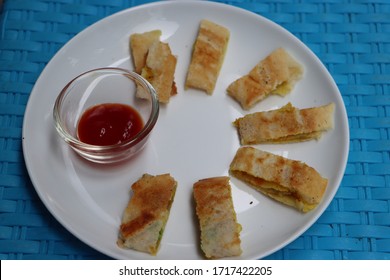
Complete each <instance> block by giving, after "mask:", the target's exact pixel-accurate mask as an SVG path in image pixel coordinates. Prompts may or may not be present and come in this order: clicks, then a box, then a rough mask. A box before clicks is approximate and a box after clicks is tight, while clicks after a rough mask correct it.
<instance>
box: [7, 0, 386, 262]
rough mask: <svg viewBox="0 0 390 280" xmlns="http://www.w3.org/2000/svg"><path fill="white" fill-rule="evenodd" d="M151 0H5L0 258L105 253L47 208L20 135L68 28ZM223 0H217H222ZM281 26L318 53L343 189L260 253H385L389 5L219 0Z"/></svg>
mask: <svg viewBox="0 0 390 280" xmlns="http://www.w3.org/2000/svg"><path fill="white" fill-rule="evenodd" d="M146 2H151V1H130V0H110V1H106V0H4V3H3V7H2V8H0V9H1V14H0V259H107V257H106V256H104V255H102V254H100V253H99V252H97V251H95V250H94V249H92V248H90V247H88V246H87V245H85V244H84V243H82V242H81V241H79V240H78V239H77V238H75V237H73V236H72V235H71V234H70V233H69V232H68V231H67V230H66V229H65V228H63V227H62V226H61V225H60V224H59V223H58V222H57V221H56V220H55V219H54V218H53V217H52V216H51V214H50V213H49V212H48V211H47V210H46V208H45V206H44V205H43V204H42V202H41V201H40V200H39V198H38V196H37V194H36V192H35V190H34V188H33V186H32V184H31V182H30V179H29V176H28V174H27V172H26V168H25V163H24V160H23V153H22V145H21V134H22V122H23V115H24V110H25V107H26V104H27V101H28V98H29V94H30V92H31V90H32V87H33V85H34V83H35V81H36V80H37V78H38V76H39V75H40V73H41V71H42V70H43V68H44V67H45V65H46V64H47V62H48V61H49V60H50V59H51V58H52V57H53V56H54V54H55V53H56V52H57V51H58V49H59V48H60V47H62V46H63V45H64V44H65V43H66V42H67V41H69V39H71V38H72V37H73V36H74V35H75V34H77V33H78V32H80V31H81V30H83V29H84V28H85V27H87V26H89V25H91V24H93V23H94V22H96V21H98V20H100V19H102V18H104V17H106V16H108V15H110V14H113V13H115V12H117V11H120V10H123V9H126V8H129V7H132V6H136V5H140V4H143V3H146ZM221 2H222V1H221ZM225 2H226V3H228V4H231V5H234V6H238V7H241V8H244V9H247V10H250V11H253V12H255V13H258V14H260V15H262V16H264V17H267V18H269V19H271V20H272V21H274V22H276V23H278V24H280V25H281V26H283V27H284V28H286V29H287V30H289V31H290V32H292V33H293V34H294V35H295V36H297V37H298V38H300V39H301V40H302V41H303V42H304V43H305V44H306V45H308V46H309V48H311V49H312V50H313V52H314V53H315V54H316V55H317V56H318V57H319V58H320V59H321V60H322V62H323V63H324V64H325V66H326V67H327V68H328V69H329V71H330V73H331V75H332V76H333V78H334V79H335V81H336V83H337V85H338V87H339V89H340V91H341V93H342V96H343V99H344V102H345V105H346V108H347V112H348V117H349V124H350V135H351V142H350V153H349V160H348V165H347V169H346V172H345V175H344V178H343V180H342V184H341V187H340V189H339V191H338V193H337V194H336V197H335V199H334V200H333V201H332V203H331V204H330V206H329V207H328V209H327V210H326V211H325V213H324V214H323V215H322V216H321V217H320V219H319V220H318V221H317V222H316V223H315V224H314V225H313V226H312V227H311V228H310V229H309V230H307V231H306V232H305V233H304V234H303V235H302V236H300V237H299V238H298V239H296V240H295V241H294V242H293V243H291V244H289V245H288V246H286V247H285V248H283V249H281V250H279V251H278V252H276V253H274V254H272V255H270V256H268V257H267V259H390V158H389V155H390V86H389V81H390V3H389V1H388V0H378V1H375V0H372V1H359V0H357V1H336V0H329V1H320V0H310V1H294V2H295V3H290V2H289V1H286V0H281V1H275V2H270V1H269V2H270V3H268V2H267V3H263V2H264V1H261V3H259V2H260V1H244V0H242V1H239V0H237V1H225Z"/></svg>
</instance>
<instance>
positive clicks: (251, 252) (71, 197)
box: [23, 1, 349, 259]
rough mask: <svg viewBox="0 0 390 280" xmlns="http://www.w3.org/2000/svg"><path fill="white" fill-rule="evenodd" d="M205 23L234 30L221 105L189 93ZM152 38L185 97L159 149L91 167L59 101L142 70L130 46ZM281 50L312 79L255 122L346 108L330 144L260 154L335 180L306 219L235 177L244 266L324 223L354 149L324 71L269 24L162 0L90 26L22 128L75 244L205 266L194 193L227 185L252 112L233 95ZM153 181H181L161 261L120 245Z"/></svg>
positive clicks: (46, 199) (37, 171)
mask: <svg viewBox="0 0 390 280" xmlns="http://www.w3.org/2000/svg"><path fill="white" fill-rule="evenodd" d="M189 12H190V13H191V16H189ZM204 18H205V19H210V20H212V21H214V22H216V23H219V24H221V25H223V26H225V27H227V28H228V29H229V30H230V32H231V38H230V42H229V46H228V51H227V53H226V57H225V61H224V64H223V68H222V70H221V73H220V76H219V79H218V82H217V86H216V89H215V91H214V94H213V95H212V96H208V95H206V94H205V93H203V92H200V91H196V90H184V86H183V84H184V80H185V76H186V71H187V67H188V64H189V61H190V56H191V48H192V44H193V42H194V39H195V37H196V35H197V30H198V26H199V22H200V20H201V19H204ZM152 29H161V31H162V40H163V41H166V42H168V43H169V44H170V46H171V48H172V52H173V53H174V54H175V55H177V57H178V64H177V68H176V82H177V87H178V91H179V93H178V95H176V96H174V97H173V98H172V99H171V102H170V103H169V104H168V105H167V106H162V108H161V113H160V118H159V120H158V122H157V125H156V128H155V130H154V132H153V134H152V137H151V141H150V142H149V143H148V145H147V147H146V148H145V149H144V150H143V151H142V152H141V153H140V154H139V155H138V156H137V157H135V158H133V159H131V160H130V161H128V162H126V163H124V164H121V165H116V166H101V165H96V164H92V163H89V162H86V161H85V160H83V159H81V158H79V157H78V156H76V155H75V153H74V152H73V151H71V150H70V149H69V148H68V147H67V146H66V144H65V143H64V142H63V141H62V140H61V139H60V138H59V136H57V134H56V131H55V128H54V124H53V119H52V108H53V104H54V100H55V98H56V96H57V94H58V93H59V91H60V89H61V88H62V87H63V86H64V85H65V84H66V83H67V82H68V81H69V80H70V79H71V78H73V77H75V76H76V75H78V74H80V73H81V72H83V71H86V70H89V69H92V68H96V67H103V66H119V67H123V68H127V69H133V66H132V62H131V58H130V55H129V49H128V40H129V36H130V35H131V34H132V33H135V32H145V31H150V30H152ZM277 47H284V48H285V49H287V50H288V51H289V52H290V53H291V54H292V55H293V56H294V57H295V58H296V59H297V60H299V61H300V62H301V63H302V64H303V66H304V67H305V76H304V78H303V79H302V80H301V81H300V82H299V83H298V84H297V86H296V87H295V89H294V91H293V92H292V93H291V94H289V95H288V96H286V97H284V98H282V97H270V98H268V99H266V100H264V101H263V102H261V103H259V104H258V105H257V106H255V108H253V110H251V111H250V112H253V111H259V110H269V109H274V108H278V107H281V106H283V105H285V104H286V103H287V102H292V104H293V105H295V106H296V107H300V108H304V107H311V106H319V105H323V104H326V103H328V102H335V104H336V110H335V127H334V129H333V130H331V131H329V132H327V133H326V134H325V135H323V137H322V138H321V139H320V140H319V141H311V142H305V143H297V144H288V145H258V146H257V147H258V148H260V149H263V150H266V151H270V152H273V153H276V154H279V155H283V156H285V157H288V158H291V159H297V160H302V161H305V162H306V163H307V164H309V165H311V166H313V167H314V168H316V169H317V170H318V171H319V172H320V173H321V174H322V175H323V176H324V177H326V178H328V179H329V186H328V188H327V191H326V193H325V196H324V198H323V201H322V203H321V204H320V205H319V207H318V208H317V209H315V210H314V211H312V212H310V213H307V214H302V213H300V212H298V211H296V210H294V209H292V208H290V207H286V206H283V205H281V204H280V203H277V202H274V201H272V200H271V199H269V198H266V197H264V196H263V195H261V194H260V193H258V192H256V191H254V190H253V189H251V188H250V187H248V186H246V185H245V184H243V183H242V182H240V181H238V180H236V179H234V178H232V179H231V185H232V190H233V201H234V205H235V209H236V212H237V218H238V221H239V222H240V223H241V224H242V228H243V230H242V233H241V239H242V248H243V254H242V256H241V257H240V258H241V259H255V258H261V257H264V256H266V255H268V254H271V253H272V252H274V251H276V250H278V249H280V248H282V247H283V246H285V245H287V244H288V243H290V242H291V241H293V240H294V239H295V238H297V237H298V236H299V235H301V234H302V233H303V232H304V231H305V230H306V229H308V227H310V226H311V225H312V224H313V223H314V222H315V221H316V220H317V219H318V217H319V216H320V215H321V214H322V212H323V211H324V210H325V209H326V207H327V206H328V205H329V203H330V201H331V200H332V198H333V197H334V195H335V193H336V191H337V189H338V187H339V184H340V181H341V179H342V176H343V173H344V170H345V165H346V161H347V153H348V144H349V130H348V123H347V116H346V112H345V108H344V104H343V101H342V98H341V96H340V93H339V91H338V89H337V87H336V85H335V83H334V81H333V80H332V78H331V76H330V75H329V73H328V72H327V70H326V69H325V67H324V66H323V65H322V64H321V62H320V61H319V60H318V59H317V58H316V57H315V55H313V53H312V52H311V51H310V50H309V49H308V48H307V47H306V46H305V45H303V44H302V43H301V42H300V41H299V40H298V39H296V38H295V37H294V36H292V35H291V34H290V33H288V32H287V31H286V30H284V29H282V28H281V27H280V26H278V25H276V24H274V23H272V22H271V21H268V20H266V19H264V18H262V17H260V16H259V15H256V14H254V13H250V12H248V11H245V10H242V9H238V8H235V7H232V6H227V5H223V4H218V3H212V2H198V1H195V2H159V3H154V4H149V5H144V6H139V7H135V8H132V9H128V10H124V11H122V12H120V13H117V14H115V15H112V16H110V17H107V18H105V19H103V20H101V21H100V22H98V23H96V24H94V25H92V26H90V27H89V28H87V29H86V30H84V31H83V32H81V33H80V34H78V35H77V36H76V37H74V38H73V39H72V40H70V41H69V42H68V43H67V44H66V45H65V46H64V47H63V48H62V49H61V50H60V51H59V52H58V53H57V54H56V55H55V57H54V58H53V59H52V60H51V61H50V63H49V64H48V65H47V66H46V68H45V69H44V71H43V72H42V74H41V76H40V77H39V79H38V81H37V83H36V85H35V87H34V89H33V91H32V93H31V96H30V100H29V102H28V106H27V110H26V114H25V122H24V127H23V150H24V155H25V161H26V165H27V168H28V172H29V174H30V176H31V180H32V182H33V184H34V186H35V188H36V190H37V192H38V194H39V196H40V198H41V199H42V201H43V203H44V204H45V205H46V207H47V208H48V209H49V210H50V211H51V213H52V214H53V215H54V216H55V217H56V218H57V219H58V221H59V222H60V223H62V224H63V225H64V226H65V227H66V228H67V229H68V230H69V231H70V232H72V233H73V234H74V235H75V236H77V237H78V238H79V239H81V240H82V241H83V242H85V243H87V244H89V245H90V246H92V247H93V248H95V249H97V250H99V251H101V252H103V253H104V254H107V255H108V256H111V257H113V258H118V259H202V258H203V257H202V253H201V252H200V250H199V233H198V224H197V220H196V216H195V215H194V202H193V200H192V185H193V183H194V182H196V181H197V180H199V179H202V178H207V177H214V176H221V175H228V168H229V164H230V162H231V160H232V159H233V156H234V155H235V153H236V151H237V149H238V148H239V141H238V135H237V132H236V130H235V128H234V127H233V126H232V124H231V123H232V121H234V120H235V119H236V118H237V117H240V116H242V115H243V114H245V113H248V112H244V111H243V110H242V109H241V108H240V106H239V105H238V104H237V103H236V102H235V101H234V100H232V99H231V98H230V97H229V96H227V94H226V88H227V86H228V85H229V84H230V83H231V82H232V81H234V80H235V79H236V78H238V77H239V76H242V75H244V74H246V73H247V72H248V71H249V70H250V69H251V68H252V67H253V66H254V65H255V64H256V63H257V62H258V61H260V60H261V59H263V58H264V57H265V56H267V55H268V54H269V53H270V52H271V51H273V50H274V49H275V48H277ZM143 173H150V174H161V173H170V174H171V175H172V176H173V177H174V178H175V179H176V180H177V181H178V189H177V193H176V197H175V201H174V203H173V206H172V209H171V215H170V217H169V220H168V224H167V226H166V231H165V233H164V236H163V240H162V242H161V247H160V250H159V252H158V254H157V256H156V257H151V256H150V255H148V254H144V253H140V252H136V251H133V250H124V249H120V248H118V247H117V245H116V240H117V235H118V227H119V225H120V222H121V216H122V213H123V210H124V208H125V206H126V204H127V202H128V200H129V196H130V185H131V184H132V183H133V182H134V181H136V180H137V179H138V178H139V177H140V176H141V175H142V174H143Z"/></svg>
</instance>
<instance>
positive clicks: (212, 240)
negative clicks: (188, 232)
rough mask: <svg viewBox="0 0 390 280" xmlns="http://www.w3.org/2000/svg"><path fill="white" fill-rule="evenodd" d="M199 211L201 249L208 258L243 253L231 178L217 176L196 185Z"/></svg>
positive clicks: (195, 192)
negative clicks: (230, 183) (230, 182)
mask: <svg viewBox="0 0 390 280" xmlns="http://www.w3.org/2000/svg"><path fill="white" fill-rule="evenodd" d="M194 199H195V202H196V214H197V216H198V219H199V224H200V230H201V248H202V250H203V252H204V254H205V256H206V257H207V258H212V259H215V258H223V257H230V256H238V255H240V254H241V253H242V251H241V241H240V231H241V225H240V224H238V223H237V218H236V213H235V211H234V206H233V201H232V195H231V187H230V185H229V177H227V176H224V177H214V178H207V179H203V180H200V181H198V182H196V183H195V184H194Z"/></svg>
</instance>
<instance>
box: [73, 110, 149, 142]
mask: <svg viewBox="0 0 390 280" xmlns="http://www.w3.org/2000/svg"><path fill="white" fill-rule="evenodd" d="M143 126H144V123H143V120H142V117H141V116H140V114H139V113H138V112H137V111H136V110H135V109H134V108H133V107H131V106H128V105H125V104H118V103H105V104H100V105H95V106H93V107H91V108H89V109H87V110H86V111H85V112H84V113H83V115H82V116H81V118H80V120H79V123H78V127H77V135H78V138H79V140H80V141H81V142H84V143H87V144H92V145H99V146H108V145H114V144H119V143H121V142H123V141H126V140H128V139H131V138H133V137H134V136H135V135H136V134H137V133H138V132H140V131H141V130H142V128H143Z"/></svg>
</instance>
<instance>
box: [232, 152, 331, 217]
mask: <svg viewBox="0 0 390 280" xmlns="http://www.w3.org/2000/svg"><path fill="white" fill-rule="evenodd" d="M230 172H231V174H232V175H233V176H235V177H237V178H238V179H241V180H243V181H244V182H246V183H248V184H249V185H250V186H251V187H253V188H255V189H257V190H259V191H261V192H262V193H264V194H266V195H268V196H270V197H272V198H274V199H276V200H278V201H280V202H282V203H285V204H287V205H290V206H293V207H295V208H297V209H299V210H301V211H303V212H307V211H310V210H311V209H313V208H315V207H316V206H317V205H318V204H319V203H320V202H321V200H322V197H323V195H324V193H325V190H326V187H327V184H328V180H327V179H325V178H323V177H321V175H320V174H319V173H318V172H317V171H316V170H315V169H314V168H312V167H310V166H308V165H307V164H305V163H303V162H300V161H296V160H291V159H287V158H285V157H282V156H278V155H274V154H272V153H268V152H265V151H261V150H258V149H255V148H253V147H241V148H239V149H238V151H237V153H236V155H235V157H234V159H233V161H232V163H231V164H230Z"/></svg>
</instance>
